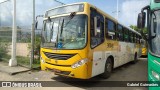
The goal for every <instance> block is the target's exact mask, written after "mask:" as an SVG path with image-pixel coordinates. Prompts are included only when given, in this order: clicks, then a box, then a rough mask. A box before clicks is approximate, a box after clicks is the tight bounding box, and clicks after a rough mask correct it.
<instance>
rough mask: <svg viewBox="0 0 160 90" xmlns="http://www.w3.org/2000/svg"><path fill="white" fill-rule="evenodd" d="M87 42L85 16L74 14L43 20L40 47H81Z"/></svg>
mask: <svg viewBox="0 0 160 90" xmlns="http://www.w3.org/2000/svg"><path fill="white" fill-rule="evenodd" d="M86 43H87V16H86V15H75V16H74V17H73V18H72V19H71V18H69V16H65V17H57V18H53V19H51V20H50V21H49V20H46V21H44V29H43V32H42V47H44V48H54V49H82V48H84V47H85V46H86Z"/></svg>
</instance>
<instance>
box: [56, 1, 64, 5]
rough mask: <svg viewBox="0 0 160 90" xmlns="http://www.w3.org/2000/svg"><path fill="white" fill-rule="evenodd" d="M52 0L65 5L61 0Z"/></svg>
mask: <svg viewBox="0 0 160 90" xmlns="http://www.w3.org/2000/svg"><path fill="white" fill-rule="evenodd" d="M54 1H56V2H58V3H60V4H62V5H65V3H63V2H61V1H58V0H54Z"/></svg>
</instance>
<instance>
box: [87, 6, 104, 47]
mask: <svg viewBox="0 0 160 90" xmlns="http://www.w3.org/2000/svg"><path fill="white" fill-rule="evenodd" d="M95 17H96V19H95ZM95 20H96V21H95ZM90 22H91V27H90V28H91V40H90V42H91V48H95V47H96V46H98V45H100V44H101V43H103V42H104V17H103V16H102V15H101V14H99V13H98V12H96V10H94V9H92V8H91V20H90ZM95 22H96V23H95ZM95 24H96V25H95ZM95 28H96V31H95ZM95 32H96V33H95Z"/></svg>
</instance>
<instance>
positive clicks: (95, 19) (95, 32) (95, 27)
mask: <svg viewBox="0 0 160 90" xmlns="http://www.w3.org/2000/svg"><path fill="white" fill-rule="evenodd" d="M96 35H97V17H94V36H96Z"/></svg>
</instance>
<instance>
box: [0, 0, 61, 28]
mask: <svg viewBox="0 0 160 90" xmlns="http://www.w3.org/2000/svg"><path fill="white" fill-rule="evenodd" d="M2 1H4V0H0V2H2ZM12 3H13V0H10V1H8V2H5V3H3V4H0V7H1V10H0V22H1V25H2V26H12V15H13V8H12V6H13V5H12ZM32 5H33V0H27V1H24V0H16V9H17V10H16V12H17V13H16V14H17V15H16V17H17V18H16V21H17V26H28V27H29V26H30V27H31V24H32V21H33V20H32V19H33V6H32ZM58 5H60V4H59V3H56V2H54V1H53V0H36V5H35V7H36V12H35V13H36V15H44V13H45V11H46V10H48V9H50V8H53V7H55V6H58Z"/></svg>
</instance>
